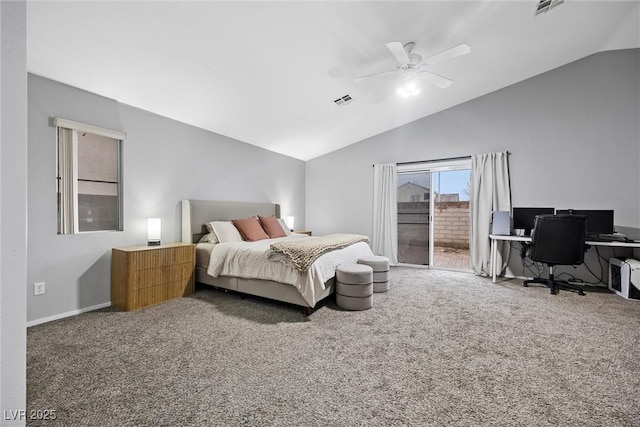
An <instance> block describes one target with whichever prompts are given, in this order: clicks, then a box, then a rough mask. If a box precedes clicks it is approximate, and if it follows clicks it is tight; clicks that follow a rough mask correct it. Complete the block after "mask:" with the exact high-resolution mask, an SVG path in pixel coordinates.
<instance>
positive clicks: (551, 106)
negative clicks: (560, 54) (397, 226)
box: [306, 49, 640, 237]
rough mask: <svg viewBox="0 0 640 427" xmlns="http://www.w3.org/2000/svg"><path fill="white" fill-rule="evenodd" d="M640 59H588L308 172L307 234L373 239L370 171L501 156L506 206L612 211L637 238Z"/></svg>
mask: <svg viewBox="0 0 640 427" xmlns="http://www.w3.org/2000/svg"><path fill="white" fill-rule="evenodd" d="M639 52H640V51H639V50H638V49H631V50H621V51H610V52H602V53H599V54H596V55H592V56H589V57H587V58H583V59H581V60H579V61H576V62H573V63H570V64H567V65H565V66H563V67H560V68H557V69H555V70H552V71H549V72H547V73H544V74H542V75H539V76H536V77H533V78H531V79H528V80H525V81H523V82H520V83H517V84H514V85H512V86H510V87H507V88H505V89H502V90H500V91H497V92H493V93H491V94H488V95H485V96H482V97H480V98H477V99H474V100H472V101H470V102H467V103H464V104H461V105H458V106H455V107H453V108H450V109H448V110H446V111H443V112H440V113H438V114H434V115H432V116H429V117H426V118H424V119H421V120H418V121H416V122H413V123H410V124H407V125H405V126H402V127H400V128H397V129H394V130H392V131H389V132H386V133H384V134H380V135H377V136H374V137H372V138H369V139H366V140H364V141H361V142H359V143H356V144H353V145H351V146H349V147H346V148H344V149H342V150H339V151H336V152H333V153H330V154H327V155H325V156H322V157H319V158H316V159H313V160H311V161H309V162H307V172H306V173H307V179H306V183H307V184H306V200H307V206H306V212H307V217H306V222H307V227H308V228H309V229H311V230H313V231H314V233H317V234H325V233H330V232H336V231H349V232H355V233H364V234H370V233H371V229H372V216H371V210H372V208H371V207H372V200H373V184H372V179H373V171H372V164H374V163H385V162H407V161H415V160H429V159H440V158H449V157H457V156H466V155H471V154H477V153H486V152H494V151H503V150H508V151H510V152H511V153H512V154H511V156H510V170H511V191H512V201H513V206H554V207H557V208H573V209H615V220H616V225H617V226H626V227H633V228H635V229H636V230H638V228H640V179H639V178H640V174H639V169H640V168H639V164H638V159H639V158H640V130H639V119H638V118H639V116H640V108H639V102H640V101H639V99H640V78H639V75H640V66H639ZM638 237H640V235H639V236H638Z"/></svg>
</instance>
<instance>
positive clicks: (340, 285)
mask: <svg viewBox="0 0 640 427" xmlns="http://www.w3.org/2000/svg"><path fill="white" fill-rule="evenodd" d="M336 304H337V305H338V307H340V308H342V309H345V310H367V309H369V308H371V307H372V306H373V269H372V268H371V267H369V266H368V265H364V264H355V263H344V264H340V265H338V267H337V268H336Z"/></svg>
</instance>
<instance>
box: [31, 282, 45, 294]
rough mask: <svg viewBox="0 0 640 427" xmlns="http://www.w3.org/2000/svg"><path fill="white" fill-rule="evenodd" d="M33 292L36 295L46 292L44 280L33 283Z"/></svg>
mask: <svg viewBox="0 0 640 427" xmlns="http://www.w3.org/2000/svg"><path fill="white" fill-rule="evenodd" d="M33 294H34V295H42V294H44V282H38V283H34V284H33Z"/></svg>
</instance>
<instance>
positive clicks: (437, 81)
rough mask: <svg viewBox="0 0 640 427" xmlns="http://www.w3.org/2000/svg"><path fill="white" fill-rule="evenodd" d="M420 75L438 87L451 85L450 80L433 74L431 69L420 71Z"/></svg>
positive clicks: (442, 87) (443, 87)
mask: <svg viewBox="0 0 640 427" xmlns="http://www.w3.org/2000/svg"><path fill="white" fill-rule="evenodd" d="M420 76H421V77H424V79H425V80H428V81H429V83H431V84H433V85H436V86H438V87H439V88H440V89H446V88H448V87H449V86H451V83H453V81H452V80H449V79H447V78H445V77H442V76H439V75H437V74H434V73H432V72H431V71H420Z"/></svg>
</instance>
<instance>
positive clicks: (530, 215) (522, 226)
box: [513, 208, 556, 236]
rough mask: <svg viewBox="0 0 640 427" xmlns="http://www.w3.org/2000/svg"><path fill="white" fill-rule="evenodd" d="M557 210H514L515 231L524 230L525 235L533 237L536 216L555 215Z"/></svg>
mask: <svg viewBox="0 0 640 427" xmlns="http://www.w3.org/2000/svg"><path fill="white" fill-rule="evenodd" d="M554 213H556V211H555V208H513V229H514V230H523V235H525V236H529V235H531V230H532V229H533V223H534V222H535V219H536V215H553V214H554Z"/></svg>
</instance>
